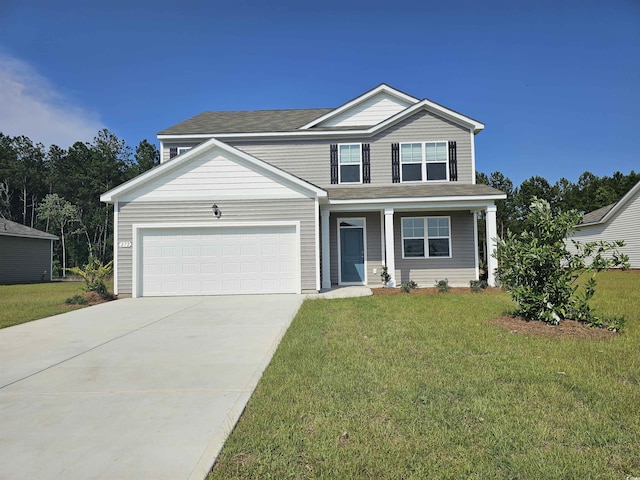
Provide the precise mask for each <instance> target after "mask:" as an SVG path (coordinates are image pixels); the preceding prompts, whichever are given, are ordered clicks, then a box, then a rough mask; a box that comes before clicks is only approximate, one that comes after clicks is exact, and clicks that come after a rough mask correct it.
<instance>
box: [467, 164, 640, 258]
mask: <svg viewBox="0 0 640 480" xmlns="http://www.w3.org/2000/svg"><path fill="white" fill-rule="evenodd" d="M638 182H640V172H638V173H636V172H635V171H633V170H631V172H630V173H629V174H626V175H625V174H624V173H621V172H619V171H617V172H615V173H614V174H613V175H611V176H606V175H605V176H603V177H599V176H597V175H594V174H593V173H591V172H584V173H583V174H582V175H580V176H579V177H578V181H577V182H575V183H573V182H571V181H570V180H568V179H566V178H564V177H563V178H561V179H560V180H558V181H557V182H555V183H554V184H553V185H552V184H551V183H549V181H548V180H547V179H545V178H544V177H540V176H537V175H536V176H532V177H530V178H528V179H527V180H524V181H523V182H522V183H521V184H520V185H519V186H517V187H514V185H513V182H512V181H511V179H510V178H509V177H507V176H505V175H504V174H502V173H501V172H493V173H491V174H490V175H487V174H485V173H482V172H477V173H476V183H480V184H485V185H489V186H491V187H494V188H497V189H498V190H501V191H502V192H504V193H506V194H507V198H506V199H505V200H498V201H497V202H496V207H497V212H496V223H497V229H498V237H499V238H500V239H502V240H505V239H506V237H507V232H509V231H511V232H513V233H515V234H519V233H521V232H522V231H524V230H525V229H526V228H527V227H528V226H529V225H528V221H529V220H528V216H529V214H530V211H529V208H530V205H531V203H532V202H533V200H534V198H538V199H540V200H546V201H547V202H548V203H549V205H550V207H551V211H552V213H554V214H556V215H558V214H561V213H564V212H569V211H571V210H577V211H578V212H579V213H581V214H585V213H589V212H592V211H594V210H597V209H599V208H602V207H605V206H607V205H611V204H612V203H615V202H617V201H618V200H620V199H621V198H622V197H623V196H624V195H625V194H626V193H627V192H628V191H629V190H631V188H633V186H634V185H635V184H636V183H638ZM478 229H479V231H478V236H479V239H480V258H482V259H484V261H485V262H486V258H487V257H486V236H485V230H484V229H485V222H484V218H482V215H480V218H479V219H478Z"/></svg>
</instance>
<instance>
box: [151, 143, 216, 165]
mask: <svg viewBox="0 0 640 480" xmlns="http://www.w3.org/2000/svg"><path fill="white" fill-rule="evenodd" d="M205 140H208V139H202V138H194V139H192V140H189V139H187V140H180V141H175V142H172V141H166V140H165V142H164V143H163V144H162V158H163V160H164V161H165V162H166V161H167V160H170V158H169V157H170V154H171V149H172V148H178V147H190V148H193V147H195V146H196V145H199V144H200V143H202V142H203V141H205ZM174 158H175V157H174Z"/></svg>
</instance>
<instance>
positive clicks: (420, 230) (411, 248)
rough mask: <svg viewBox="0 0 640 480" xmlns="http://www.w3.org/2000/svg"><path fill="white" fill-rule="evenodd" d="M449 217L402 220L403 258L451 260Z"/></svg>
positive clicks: (408, 218)
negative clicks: (441, 258) (440, 258)
mask: <svg viewBox="0 0 640 480" xmlns="http://www.w3.org/2000/svg"><path fill="white" fill-rule="evenodd" d="M449 222H450V220H449V217H405V218H403V219H402V258H438V257H443V258H450V257H451V229H450V225H449Z"/></svg>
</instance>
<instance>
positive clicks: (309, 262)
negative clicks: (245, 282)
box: [117, 193, 316, 295]
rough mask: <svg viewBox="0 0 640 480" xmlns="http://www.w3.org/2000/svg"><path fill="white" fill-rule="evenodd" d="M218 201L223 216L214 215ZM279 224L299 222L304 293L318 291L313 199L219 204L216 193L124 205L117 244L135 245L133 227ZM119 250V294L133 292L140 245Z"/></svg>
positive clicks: (239, 201)
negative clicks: (135, 257)
mask: <svg viewBox="0 0 640 480" xmlns="http://www.w3.org/2000/svg"><path fill="white" fill-rule="evenodd" d="M214 202H217V205H218V206H219V207H220V209H221V211H222V217H221V218H220V219H216V218H214V217H213V215H212V211H211V205H212V204H213V203H214ZM277 221H299V222H300V271H301V275H302V282H301V283H302V290H303V291H304V290H316V242H315V231H316V230H315V224H316V206H315V200H313V199H282V200H268V201H265V200H228V201H222V202H219V201H217V200H216V197H215V193H212V194H211V198H210V200H208V201H203V200H198V201H162V202H160V201H154V202H143V201H134V202H125V203H121V204H120V211H119V214H118V243H119V244H121V245H122V244H125V245H126V244H127V243H126V242H133V225H134V224H168V223H170V224H194V223H198V224H209V225H211V226H212V227H215V226H224V225H225V224H228V223H233V224H238V223H242V222H246V223H252V224H260V223H263V224H266V223H269V222H277ZM117 248H118V273H117V279H118V293H119V294H122V295H130V294H131V293H132V273H133V264H132V261H133V251H134V249H136V248H138V246H137V245H131V246H130V247H117Z"/></svg>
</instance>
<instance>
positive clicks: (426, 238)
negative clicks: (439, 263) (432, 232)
mask: <svg viewBox="0 0 640 480" xmlns="http://www.w3.org/2000/svg"><path fill="white" fill-rule="evenodd" d="M430 218H432V219H433V218H446V219H447V221H448V222H449V236H448V237H431V238H433V239H438V238H439V239H442V238H447V239H448V240H449V255H448V256H446V257H430V256H429V238H430V237H429V219H430ZM405 219H412V220H415V219H421V220H423V222H424V236H423V237H422V240H423V241H424V257H407V256H406V255H405V253H404V240H405V238H404V220H405ZM415 238H418V237H408V239H415ZM400 243H401V244H402V259H403V260H432V259H435V260H437V259H441V258H453V252H452V251H451V217H450V216H447V215H435V216H430V217H402V218H401V219H400Z"/></svg>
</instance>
